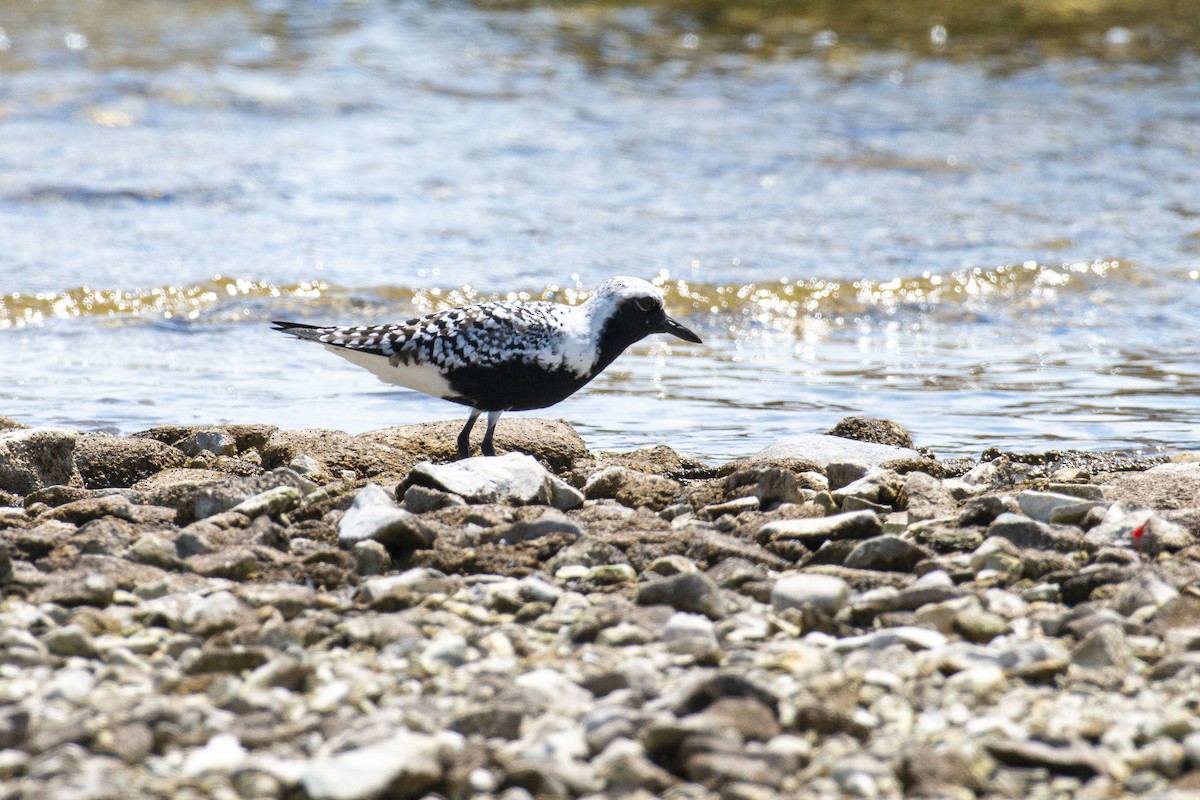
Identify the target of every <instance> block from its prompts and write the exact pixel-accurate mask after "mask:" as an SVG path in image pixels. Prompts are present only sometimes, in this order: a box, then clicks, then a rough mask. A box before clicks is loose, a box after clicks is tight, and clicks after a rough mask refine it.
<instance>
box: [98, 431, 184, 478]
mask: <svg viewBox="0 0 1200 800" xmlns="http://www.w3.org/2000/svg"><path fill="white" fill-rule="evenodd" d="M186 463H187V456H186V455H185V454H184V453H183V452H182V451H180V450H176V449H175V448H174V447H171V446H170V445H166V444H163V443H162V442H158V441H155V440H153V439H143V438H138V437H125V436H109V435H107V434H102V433H85V434H83V435H81V436H80V437H79V438H78V440H76V443H75V466H76V467H78V468H79V474H80V476H81V477H82V479H83V485H84V486H86V487H87V488H89V489H110V488H113V487H127V486H133V485H134V484H135V483H137V482H138V481H140V480H143V479H145V478H148V477H150V476H151V475H155V474H157V473H159V472H162V471H163V470H165V469H174V468H176V467H182V466H183V465H184V464H186Z"/></svg>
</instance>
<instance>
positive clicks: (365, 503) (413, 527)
mask: <svg viewBox="0 0 1200 800" xmlns="http://www.w3.org/2000/svg"><path fill="white" fill-rule="evenodd" d="M433 538H434V537H433V533H432V532H431V531H430V530H429V528H428V527H427V526H426V525H425V524H424V523H422V522H421V519H420V517H418V516H417V515H416V514H413V513H411V512H408V511H405V510H404V509H402V508H400V507H399V506H397V505H396V504H395V502H393V501H392V497H391V495H390V494H388V492H387V491H385V490H384V489H383V487H382V486H379V485H378V484H375V483H368V484H367V485H366V486H364V487H363V488H361V489H359V490H358V494H356V495H355V496H354V503H353V504H352V505H351V506H350V508H348V509H347V510H346V513H345V514H344V515H343V516H342V519H341V522H339V523H338V543H339V544H340V545H341V546H342V547H353V546H354V545H356V544H358V543H359V542H364V541H367V540H368V539H374V540H375V541H377V542H379V543H380V544H382V545H384V546H385V547H389V548H393V549H397V550H422V549H425V548H428V547H429V546H431V545H432V544H433Z"/></svg>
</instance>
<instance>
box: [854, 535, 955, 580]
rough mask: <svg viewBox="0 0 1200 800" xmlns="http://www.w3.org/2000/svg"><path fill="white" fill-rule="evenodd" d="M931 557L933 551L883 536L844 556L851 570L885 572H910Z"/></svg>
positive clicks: (896, 538)
mask: <svg viewBox="0 0 1200 800" xmlns="http://www.w3.org/2000/svg"><path fill="white" fill-rule="evenodd" d="M932 557H933V551H932V550H928V549H926V548H924V547H921V546H920V545H917V544H913V543H912V542H910V541H908V540H906V539H902V538H900V537H899V536H894V535H892V534H885V535H884V536H876V537H874V538H872V539H867V540H866V541H864V542H862V543H861V544H859V545H858V546H857V547H855V548H854V549H853V550H851V551H850V554H849V555H847V556H846V561H845V565H846V566H847V567H850V568H852V569H873V570H882V571H885V572H910V571H911V570H912V568H913V567H914V566H916V564H917V563H918V562H920V561H924V560H925V559H927V558H932Z"/></svg>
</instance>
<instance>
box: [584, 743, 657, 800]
mask: <svg viewBox="0 0 1200 800" xmlns="http://www.w3.org/2000/svg"><path fill="white" fill-rule="evenodd" d="M592 767H593V768H594V769H595V770H596V775H597V776H598V777H599V778H600V779H601V780H603V781H604V782H605V783H606V784H607V785H608V787H609V789H610V790H616V791H623V790H627V789H641V790H643V791H645V792H650V793H651V794H659V793H661V792H663V791H665V790H667V789H669V788H670V787H672V786H674V785H676V784H677V783H679V779H678V778H676V777H675V776H674V775H672V774H671V773H670V772H667V771H666V770H665V769H663V768H662V767H660V766H658V765H657V764H655V763H654V762H653V761H651V760H650V758H649V757H648V756H647V755H646V750H645V748H643V747H642V745H641V744H639V743H638V742H635V741H632V740H631V739H627V738H616V739H614V740H612V741H611V742H609V743H608V746H607V747H605V748H604V750H603V751H602V752H601V753H600V754H599V755H597V756H596V757H595V758H594V759H592Z"/></svg>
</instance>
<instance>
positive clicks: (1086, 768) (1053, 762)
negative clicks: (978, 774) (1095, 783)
mask: <svg viewBox="0 0 1200 800" xmlns="http://www.w3.org/2000/svg"><path fill="white" fill-rule="evenodd" d="M983 746H984V748H985V749H986V750H987V752H988V753H989V754H990V755H991V756H992V758H994V759H996V760H997V761H999V762H1000V763H1001V764H1006V765H1008V766H1012V767H1042V768H1044V769H1047V770H1049V771H1050V772H1053V773H1055V774H1057V775H1071V776H1074V777H1077V778H1080V779H1082V780H1089V779H1091V778H1094V777H1096V776H1097V775H1104V774H1107V772H1108V768H1107V766H1106V762H1107V761H1108V758H1107V757H1106V756H1105V755H1103V754H1102V753H1101V752H1100V751H1097V750H1094V749H1092V748H1090V747H1085V746H1083V745H1075V746H1072V747H1054V746H1052V745H1048V744H1043V743H1042V742H1035V741H1012V740H994V741H988V742H984V745H983Z"/></svg>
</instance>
